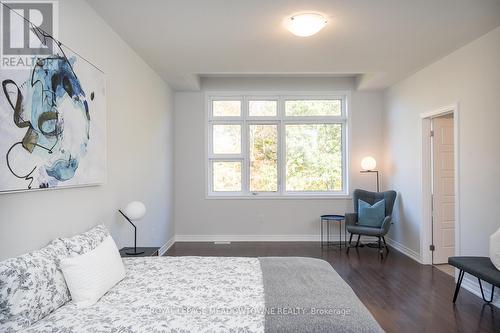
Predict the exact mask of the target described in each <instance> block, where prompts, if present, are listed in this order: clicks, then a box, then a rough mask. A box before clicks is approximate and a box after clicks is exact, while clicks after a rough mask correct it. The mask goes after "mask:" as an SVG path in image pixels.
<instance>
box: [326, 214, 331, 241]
mask: <svg viewBox="0 0 500 333" xmlns="http://www.w3.org/2000/svg"><path fill="white" fill-rule="evenodd" d="M329 245H330V221H329V220H326V246H329Z"/></svg>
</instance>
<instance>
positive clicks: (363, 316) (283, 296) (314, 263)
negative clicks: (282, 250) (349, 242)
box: [259, 257, 383, 333]
mask: <svg viewBox="0 0 500 333" xmlns="http://www.w3.org/2000/svg"><path fill="white" fill-rule="evenodd" d="M259 260H260V265H261V267H262V273H263V279H264V294H265V305H266V315H265V332H318V333H327V332H369V333H376V332H383V330H382V328H381V327H380V326H379V324H378V323H377V322H376V321H375V319H374V318H373V317H372V315H371V314H370V312H368V310H367V309H366V307H365V306H364V305H363V303H361V301H360V300H359V299H358V297H357V296H356V294H355V293H354V291H353V290H352V289H351V287H349V285H348V284H347V283H346V282H345V281H344V280H343V279H342V278H341V277H340V276H339V275H338V274H337V272H335V270H334V269H333V268H332V266H331V265H330V264H329V263H327V262H326V261H324V260H320V259H312V258H290V257H287V258H283V257H281V258H280V257H263V258H259Z"/></svg>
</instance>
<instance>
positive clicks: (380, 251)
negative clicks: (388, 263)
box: [378, 236, 384, 259]
mask: <svg viewBox="0 0 500 333" xmlns="http://www.w3.org/2000/svg"><path fill="white" fill-rule="evenodd" d="M378 253H379V254H380V257H381V258H382V259H383V258H384V252H383V251H382V241H381V240H380V236H378Z"/></svg>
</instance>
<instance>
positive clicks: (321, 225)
mask: <svg viewBox="0 0 500 333" xmlns="http://www.w3.org/2000/svg"><path fill="white" fill-rule="evenodd" d="M319 229H320V234H321V236H320V237H321V239H320V242H321V246H323V219H322V218H320V219H319Z"/></svg>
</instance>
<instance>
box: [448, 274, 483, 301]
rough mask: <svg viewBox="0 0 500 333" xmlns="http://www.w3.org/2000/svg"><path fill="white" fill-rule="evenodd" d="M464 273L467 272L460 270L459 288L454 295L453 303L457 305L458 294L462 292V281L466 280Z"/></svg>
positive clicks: (456, 288)
mask: <svg viewBox="0 0 500 333" xmlns="http://www.w3.org/2000/svg"><path fill="white" fill-rule="evenodd" d="M464 273H465V272H464V271H463V270H460V272H458V279H457V286H456V287H455V294H454V295H453V303H455V302H456V300H457V296H458V292H459V291H460V285H461V284H462V279H463V278H464ZM481 290H482V289H481Z"/></svg>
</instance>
